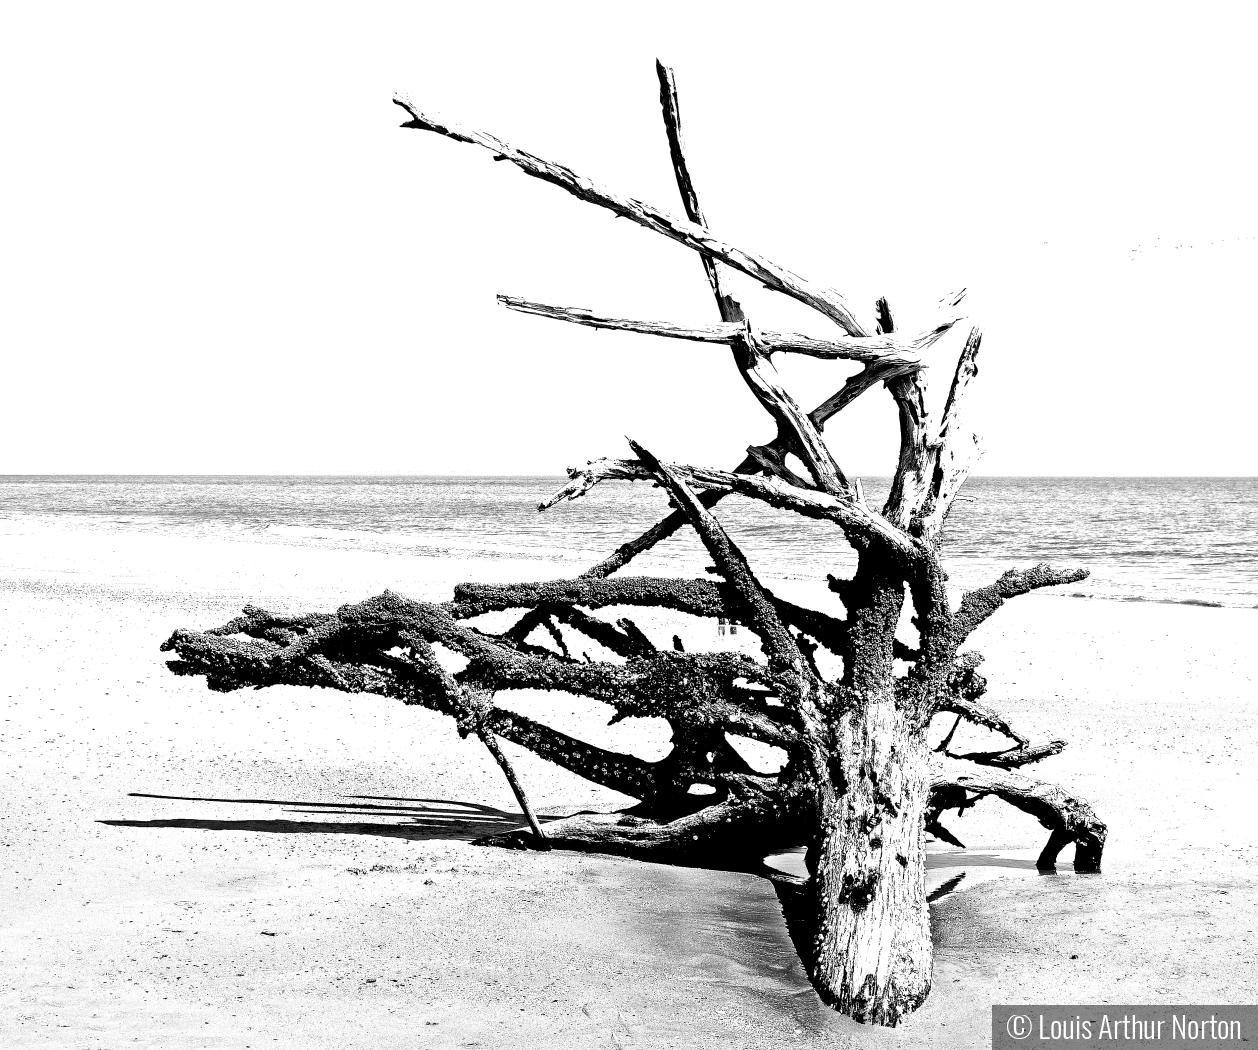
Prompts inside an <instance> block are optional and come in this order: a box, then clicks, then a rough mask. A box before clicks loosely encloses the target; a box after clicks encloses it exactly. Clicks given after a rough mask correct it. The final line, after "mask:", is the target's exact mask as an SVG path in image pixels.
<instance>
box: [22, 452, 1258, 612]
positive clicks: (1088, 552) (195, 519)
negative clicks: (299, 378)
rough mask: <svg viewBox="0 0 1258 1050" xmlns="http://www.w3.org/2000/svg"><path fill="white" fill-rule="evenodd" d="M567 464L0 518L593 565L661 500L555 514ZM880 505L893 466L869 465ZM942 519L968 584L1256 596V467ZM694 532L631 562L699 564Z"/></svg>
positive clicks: (216, 484)
mask: <svg viewBox="0 0 1258 1050" xmlns="http://www.w3.org/2000/svg"><path fill="white" fill-rule="evenodd" d="M563 480H564V479H562V478H555V477H375V476H364V477H304V476H291V477H279V476H277V477H152V476H138V477H123V476H119V477H101V476H79V477H74V476H45V477H39V476H9V477H3V476H0V529H4V528H19V527H28V526H29V527H34V526H36V525H37V524H38V523H39V522H40V521H46V522H50V523H54V522H55V523H56V524H57V526H58V527H59V528H60V529H65V528H67V527H68V528H72V529H90V530H93V531H97V530H105V531H124V532H136V531H139V532H167V533H175V534H184V535H197V536H201V537H206V538H214V537H217V538H224V539H235V540H242V539H243V540H247V541H249V542H255V543H263V544H276V545H281V546H284V547H305V548H323V549H328V548H332V549H338V550H357V551H371V552H378V553H387V554H393V555H398V556H408V555H409V556H418V557H430V558H443V559H450V560H452V561H459V560H462V559H467V558H477V559H494V560H497V559H513V560H519V559H524V560H531V561H536V562H537V563H538V571H539V574H544V575H547V576H562V575H572V574H575V573H579V572H581V571H583V570H584V569H585V568H588V567H589V566H590V565H592V564H594V563H596V562H598V561H599V560H601V559H602V558H603V557H605V556H606V555H607V554H609V553H611V552H612V551H613V550H615V549H616V548H617V547H618V546H619V545H620V544H622V543H624V542H625V541H626V540H628V539H630V538H632V537H633V536H635V535H637V534H638V533H639V532H640V531H641V530H643V529H645V528H647V527H648V526H650V525H651V524H653V523H654V522H655V521H656V520H658V519H659V517H660V516H661V515H663V514H664V513H666V511H667V509H668V507H667V502H666V500H665V497H664V496H663V495H662V494H661V492H660V491H659V490H658V489H655V488H653V487H651V486H647V485H615V484H609V485H604V486H601V487H600V488H598V489H596V490H595V491H594V492H592V493H590V494H589V495H588V496H586V497H585V498H584V499H581V500H578V501H576V502H575V503H565V504H562V505H560V506H558V507H555V508H553V509H551V510H549V511H547V512H546V513H544V514H539V513H538V512H537V510H536V507H537V504H538V502H539V500H540V499H541V498H543V497H545V496H547V495H549V494H550V493H552V492H553V491H554V490H555V489H556V488H558V487H559V486H560V485H561V484H562V483H563ZM864 480H865V489H866V492H867V494H868V497H869V500H870V502H871V503H872V502H874V501H875V500H878V499H879V498H880V496H881V493H882V492H883V491H885V489H886V484H887V482H886V479H882V480H881V481H880V480H879V479H876V478H872V479H871V478H867V479H864ZM965 495H966V496H968V497H970V498H969V499H967V500H965V501H963V502H958V503H957V504H956V505H955V507H954V509H953V512H952V516H951V518H950V519H949V522H948V527H947V530H946V534H945V550H944V559H945V560H944V564H945V566H946V568H947V570H948V572H949V574H950V582H951V583H952V584H953V585H954V586H955V587H956V588H957V589H962V590H965V589H971V588H973V587H977V586H981V585H983V584H985V583H989V582H991V581H992V580H994V579H996V578H997V577H998V576H999V575H1000V574H1001V573H1002V572H1003V571H1005V570H1006V569H1008V568H1010V567H1012V566H1026V565H1028V564H1034V563H1036V562H1040V561H1051V562H1055V563H1057V564H1062V565H1078V566H1082V567H1083V568H1086V569H1088V570H1089V571H1090V573H1091V576H1090V577H1089V578H1088V579H1087V581H1086V582H1085V583H1084V584H1083V586H1082V587H1080V588H1076V589H1072V590H1070V591H1063V592H1060V593H1061V596H1063V597H1074V598H1092V599H1104V600H1111V601H1128V602H1158V603H1166V604H1178V605H1196V606H1202V607H1207V608H1219V607H1239V608H1258V479H1255V478H989V477H978V478H972V479H971V480H970V481H969V482H968V483H967V484H966V488H965ZM717 514H718V515H719V516H720V517H721V518H722V520H723V521H724V522H725V523H726V526H727V528H728V529H729V530H730V532H731V533H732V534H733V536H734V537H735V538H736V539H737V540H738V542H739V543H740V544H741V545H742V546H743V548H744V550H745V551H746V552H747V555H748V557H749V558H750V559H751V560H752V562H753V564H755V565H756V566H757V567H758V568H759V569H760V571H761V572H762V573H763V575H764V576H765V577H767V578H775V579H781V580H791V581H805V580H820V579H824V577H825V574H826V573H833V574H835V575H838V576H843V575H845V574H846V573H848V572H850V571H851V569H852V567H853V566H854V558H853V555H852V552H851V550H850V549H849V548H848V547H847V545H846V543H845V542H844V540H843V537H842V535H841V533H840V532H839V531H838V529H837V528H835V527H834V526H832V525H829V524H828V523H825V522H817V521H809V520H807V519H802V518H798V517H796V516H794V515H783V514H779V513H778V512H776V511H774V510H772V509H771V508H769V507H766V506H764V505H762V504H758V503H754V502H751V501H748V500H744V499H740V498H730V499H726V500H725V501H723V502H722V503H721V504H720V505H719V507H718V510H717ZM708 562H709V559H708V557H707V555H706V553H705V552H704V551H703V549H702V548H701V546H700V545H699V544H698V543H697V542H696V541H695V539H694V537H693V536H692V535H690V534H689V533H688V532H687V531H685V530H683V531H682V532H681V533H678V534H677V535H676V536H674V537H673V538H671V539H670V540H668V541H667V542H665V543H663V544H661V545H660V546H659V547H657V548H656V549H655V550H653V551H652V552H650V553H649V554H647V555H645V556H643V557H641V558H639V559H638V560H637V561H636V562H634V564H633V569H631V570H630V571H635V572H638V573H646V574H655V575H670V576H676V575H699V576H701V575H703V574H704V568H705V566H706V565H707V564H708Z"/></svg>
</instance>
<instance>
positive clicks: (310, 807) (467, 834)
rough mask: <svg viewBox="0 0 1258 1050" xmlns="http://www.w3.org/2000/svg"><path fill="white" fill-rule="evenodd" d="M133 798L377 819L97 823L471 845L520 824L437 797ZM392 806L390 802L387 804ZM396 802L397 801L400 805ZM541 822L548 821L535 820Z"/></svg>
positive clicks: (513, 817) (515, 817) (513, 816)
mask: <svg viewBox="0 0 1258 1050" xmlns="http://www.w3.org/2000/svg"><path fill="white" fill-rule="evenodd" d="M129 797H131V798H153V799H167V800H170V801H173V802H208V803H214V804H216V805H220V804H224V803H226V804H231V805H244V806H281V807H283V808H284V811H285V812H286V813H292V814H301V815H304V816H324V817H359V818H363V817H366V818H370V817H377V818H380V819H377V820H374V821H373V820H366V819H357V820H353V819H347V820H335V819H331V820H293V819H289V818H280V819H277V818H271V817H246V818H244V819H240V820H224V819H215V818H208V817H176V818H168V819H164V820H99V821H97V823H98V824H107V825H109V826H110V827H116V828H195V829H199V830H201V831H264V832H270V833H273V834H282V835H379V836H383V837H385V838H397V839H411V840H418V841H424V840H430V839H454V840H458V841H463V842H470V841H471V840H472V839H475V838H480V837H481V836H483V835H486V834H490V833H493V832H506V831H510V830H512V829H513V828H518V827H520V825H521V824H522V823H523V820H522V818H521V816H520V815H519V814H518V813H512V812H510V811H508V810H502V809H494V808H493V807H492V806H482V805H480V804H478V803H475V802H458V801H454V800H451V799H441V798H393V797H388V796H380V795H346V796H344V798H345V799H346V801H343V802H306V801H301V800H292V799H269V798H208V797H197V796H188V795H156V794H150V793H147V792H143V791H132V792H130V793H129ZM386 803H391V804H386ZM399 803H401V804H400V805H399ZM538 819H539V820H542V821H545V820H547V819H554V818H546V817H539V818H538Z"/></svg>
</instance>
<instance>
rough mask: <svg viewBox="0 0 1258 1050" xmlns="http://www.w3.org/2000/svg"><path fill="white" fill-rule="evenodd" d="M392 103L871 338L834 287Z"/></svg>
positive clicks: (423, 124) (421, 122)
mask: <svg viewBox="0 0 1258 1050" xmlns="http://www.w3.org/2000/svg"><path fill="white" fill-rule="evenodd" d="M393 101H394V103H395V104H396V105H398V106H401V107H402V109H404V110H406V112H407V113H408V114H410V117H411V119H410V120H408V121H407V122H406V123H405V124H403V125H402V127H404V128H414V129H417V130H420V131H433V132H436V133H437V134H438V135H444V136H445V137H446V138H449V139H453V140H454V141H456V142H466V143H471V144H473V145H477V146H481V147H482V148H484V149H487V150H489V151H490V152H491V153H493V154H494V155H495V157H496V158H498V159H501V160H507V161H510V162H511V163H512V164H514V165H515V166H516V167H518V168H519V169H520V170H521V171H523V172H524V173H525V174H526V175H532V176H533V177H534V178H537V179H541V180H542V181H543V182H549V183H550V184H551V185H553V186H558V187H559V188H560V189H563V190H566V191H567V192H568V193H571V194H572V195H573V196H574V197H576V198H578V199H579V200H583V201H587V202H588V203H590V204H596V205H598V206H599V207H600V208H606V209H607V210H609V211H611V212H612V213H613V214H615V215H619V216H620V217H621V218H622V219H629V220H630V221H632V222H636V223H637V224H638V225H639V226H643V227H645V228H646V229H648V230H652V231H654V232H655V233H659V234H663V235H664V236H665V237H668V238H670V239H671V240H674V241H677V242H678V243H679V244H684V245H685V246H686V247H687V248H691V249H693V250H695V251H697V252H702V253H703V254H705V255H710V256H713V257H715V258H717V259H719V260H721V262H723V263H726V264H727V265H729V266H732V267H733V268H734V269H735V270H738V271H740V272H742V273H745V274H746V275H747V276H748V277H752V278H754V279H755V280H757V281H759V282H760V283H761V284H763V285H764V286H765V287H766V288H770V289H772V290H773V291H776V292H781V293H782V294H783V295H789V296H790V297H791V298H792V299H796V300H798V301H799V302H801V303H803V304H804V305H805V306H810V307H812V308H813V309H814V310H816V311H818V312H819V313H821V314H824V315H825V316H826V317H828V318H830V320H832V321H834V323H835V324H837V325H838V326H839V327H840V328H842V329H843V331H845V332H847V334H848V335H857V336H860V335H868V334H869V333H868V332H867V331H866V330H865V328H864V326H862V325H861V323H860V322H859V321H857V320H856V318H855V316H854V315H853V314H852V312H851V310H849V309H848V305H847V303H846V302H845V301H844V299H843V296H841V295H840V294H839V293H838V292H837V291H835V290H834V289H833V288H824V287H821V286H820V285H817V284H814V283H813V282H811V281H808V280H805V279H804V278H803V277H800V276H799V274H796V273H792V272H791V271H790V270H788V269H786V268H785V267H782V266H779V265H777V264H776V263H774V262H772V261H770V260H769V259H766V258H764V257H763V256H761V255H757V254H755V253H754V252H747V251H743V250H742V249H740V248H736V247H734V246H733V245H732V244H728V243H726V242H725V241H723V240H721V239H720V238H719V237H717V236H715V235H714V234H713V233H712V232H711V231H710V230H708V229H707V228H706V227H704V226H700V225H699V224H697V223H694V222H691V221H690V220H689V219H681V218H678V217H677V216H675V215H669V214H668V213H667V212H664V211H660V210H659V209H658V208H655V207H653V206H651V205H650V204H646V203H644V202H643V201H639V200H635V199H634V198H632V197H622V196H620V195H618V194H615V193H612V192H611V191H609V190H605V189H602V188H600V187H599V186H596V185H595V184H594V183H593V182H591V181H590V180H589V179H586V178H583V177H582V176H580V175H578V174H577V173H576V172H574V171H573V170H572V169H571V168H566V167H564V166H563V165H562V164H553V163H551V162H550V161H547V160H543V159H542V158H541V157H537V156H534V155H533V154H532V153H527V152H525V151H524V150H519V149H516V148H515V147H513V146H509V145H508V144H507V143H505V142H503V141H502V140H501V139H498V138H495V137H494V136H493V135H490V134H488V133H486V132H483V131H476V130H475V129H472V128H463V127H459V126H458V125H456V124H452V123H450V122H448V121H445V122H442V121H437V120H435V119H433V118H431V117H428V116H425V115H424V114H423V113H421V112H420V111H419V110H418V109H416V108H415V107H414V106H412V105H411V103H410V102H409V101H407V100H406V99H404V98H402V97H400V96H399V97H397V98H394V100H393Z"/></svg>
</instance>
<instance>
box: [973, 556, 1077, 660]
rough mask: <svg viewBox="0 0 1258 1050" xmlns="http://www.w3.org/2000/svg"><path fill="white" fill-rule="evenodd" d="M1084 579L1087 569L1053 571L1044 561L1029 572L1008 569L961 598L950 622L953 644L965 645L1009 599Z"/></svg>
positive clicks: (1028, 570) (1026, 570)
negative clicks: (991, 581) (994, 579)
mask: <svg viewBox="0 0 1258 1050" xmlns="http://www.w3.org/2000/svg"><path fill="white" fill-rule="evenodd" d="M1087 578H1088V570H1087V569H1056V568H1054V567H1053V566H1051V565H1049V564H1048V563H1046V562H1041V563H1040V564H1039V565H1036V566H1035V567H1034V568H1032V569H1010V570H1009V571H1008V572H1006V573H1005V574H1004V575H1002V576H1001V577H1000V579H998V580H997V581H996V582H995V583H992V584H988V585H987V586H986V587H980V588H978V589H977V590H973V591H970V592H968V593H967V594H966V595H964V596H963V597H962V599H961V604H960V606H958V608H957V612H956V616H955V618H954V620H953V628H952V633H953V638H954V641H955V644H956V645H958V646H959V645H960V644H961V643H962V642H964V641H965V639H966V638H968V637H969V636H970V634H971V633H972V632H973V631H974V630H975V629H976V628H977V627H978V626H979V625H980V624H981V623H983V622H984V621H985V620H986V619H987V618H988V617H989V616H991V615H992V613H994V612H995V611H996V610H997V609H999V608H1000V607H1001V606H1002V605H1004V604H1005V602H1006V600H1008V599H1009V598H1016V597H1018V596H1019V595H1022V594H1028V593H1030V592H1031V591H1035V590H1039V589H1041V588H1043V587H1058V586H1060V585H1061V584H1063V583H1078V582H1079V581H1080V580H1086V579H1087Z"/></svg>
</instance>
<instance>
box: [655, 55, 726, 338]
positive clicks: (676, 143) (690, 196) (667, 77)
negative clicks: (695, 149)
mask: <svg viewBox="0 0 1258 1050" xmlns="http://www.w3.org/2000/svg"><path fill="white" fill-rule="evenodd" d="M655 72H656V75H657V76H658V77H659V81H660V110H661V111H662V112H663V115H664V131H665V133H666V134H667V135H668V153H669V156H670V157H671V158H672V162H673V175H674V176H675V177H676V179H677V189H678V191H679V192H680V193H681V202H682V207H684V208H685V209H686V218H688V219H689V220H690V221H691V222H693V223H697V224H698V225H700V226H707V224H708V223H707V220H706V219H705V218H704V217H703V210H702V209H701V208H700V207H699V193H698V191H697V190H696V189H695V185H694V180H693V179H691V177H690V165H689V164H687V163H686V151H685V149H684V148H683V146H682V139H681V108H680V105H679V103H678V101H677V82H676V79H675V78H674V76H673V71H672V70H671V69H669V68H668V67H667V66H666V65H664V63H663V62H660V61H659V60H658V59H657V60H656V62H655ZM699 258H700V259H701V260H702V262H703V270H704V273H705V274H706V275H707V278H708V284H709V285H711V287H712V294H713V295H714V296H715V297H716V305H717V309H718V310H719V311H720V315H721V320H722V321H741V320H742V319H743V312H742V308H741V307H740V306H739V305H738V303H737V302H736V301H735V299H734V297H733V296H732V295H730V294H729V293H728V291H727V290H726V289H725V287H724V285H725V282H724V280H723V279H722V275H721V268H720V266H719V265H718V264H717V261H716V260H715V259H714V258H712V256H710V255H708V254H707V253H706V252H703V253H701V254H700V256H699Z"/></svg>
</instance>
